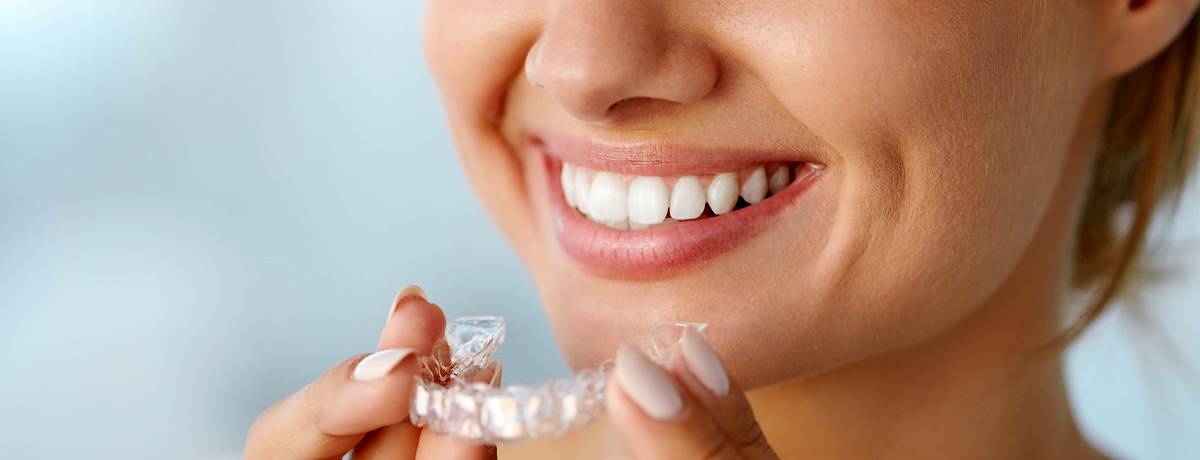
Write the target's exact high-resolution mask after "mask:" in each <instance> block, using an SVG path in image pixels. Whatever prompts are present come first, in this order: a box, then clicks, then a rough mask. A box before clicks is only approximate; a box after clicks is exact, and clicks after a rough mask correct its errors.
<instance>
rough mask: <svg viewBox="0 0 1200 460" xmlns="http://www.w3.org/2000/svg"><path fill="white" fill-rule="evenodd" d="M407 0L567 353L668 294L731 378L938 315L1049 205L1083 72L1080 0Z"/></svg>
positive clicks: (808, 364)
mask: <svg viewBox="0 0 1200 460" xmlns="http://www.w3.org/2000/svg"><path fill="white" fill-rule="evenodd" d="M427 8H428V12H427V18H426V24H425V42H426V43H425V44H426V54H427V58H428V60H429V63H430V66H431V68H432V72H433V75H434V77H435V78H436V80H437V82H438V84H439V86H440V88H441V91H442V93H443V97H444V100H445V107H446V111H447V114H448V116H449V120H450V125H451V128H452V130H453V133H454V137H455V141H456V144H457V146H458V149H459V152H460V153H461V155H462V157H463V161H464V164H465V165H466V170H467V172H468V174H469V176H470V179H471V181H472V182H473V184H474V186H475V187H476V190H477V191H478V193H479V195H480V196H481V197H482V199H483V202H484V204H485V206H486V207H487V209H488V210H489V212H490V213H491V215H492V216H493V217H494V218H495V220H496V221H497V222H498V223H499V225H500V226H501V228H502V229H503V231H504V232H505V233H506V234H507V236H508V238H509V239H510V240H511V241H512V242H513V244H514V245H515V247H516V249H517V251H518V252H519V254H520V256H521V257H522V258H523V259H524V261H525V262H526V264H527V265H528V267H529V269H530V270H531V272H532V274H533V277H534V279H535V281H536V283H537V285H538V289H539V292H540V293H541V296H542V299H543V301H544V303H545V305H546V310H547V312H548V315H549V318H550V320H551V323H552V324H553V326H554V328H555V331H556V335H557V337H558V339H559V342H560V344H561V345H562V347H563V349H564V352H565V353H566V356H567V357H568V360H569V361H570V362H571V364H572V365H573V366H576V367H581V366H590V365H594V364H596V363H597V362H599V361H600V360H602V359H605V358H607V357H610V356H611V354H612V353H613V351H614V350H615V348H616V345H617V344H618V343H619V342H620V341H621V340H622V339H624V338H629V337H632V336H637V335H643V334H645V333H647V331H648V330H649V328H650V327H651V325H653V324H654V323H656V322H659V321H667V320H685V321H699V322H706V323H709V325H710V326H709V329H708V335H709V337H710V338H711V339H712V341H713V342H714V344H715V345H716V347H717V349H718V350H719V352H720V353H721V354H722V355H725V357H726V361H727V362H729V363H731V364H730V367H731V371H732V373H733V375H735V376H737V377H738V378H739V379H740V380H741V381H742V382H743V384H744V385H747V386H757V385H762V384H766V383H770V382H774V381H779V380H782V379H785V378H789V377H796V376H801V375H806V374H809V373H812V372H815V371H818V370H821V369H826V368H829V367H832V366H837V365H840V364H845V363H848V362H852V361H856V360H860V359H863V358H865V357H868V356H871V355H875V354H879V353H882V352H886V351H888V350H892V349H896V348H899V347H903V346H906V345H910V344H913V343H915V342H918V341H921V340H923V339H927V338H930V337H932V336H934V335H936V334H938V333H939V332H943V331H945V330H946V329H947V328H949V327H950V326H952V325H953V324H954V323H955V322H956V321H958V320H961V319H963V318H964V317H965V316H966V315H968V314H970V313H971V312H972V311H974V310H976V309H978V308H979V307H980V305H982V304H983V303H984V302H985V300H987V299H988V298H989V297H990V296H993V295H994V294H995V293H996V291H997V289H998V288H999V286H1000V285H1001V283H1003V282H1004V281H1005V280H1006V279H1007V278H1008V277H1009V276H1010V275H1011V274H1012V273H1013V270H1014V267H1015V266H1016V264H1017V263H1018V261H1019V260H1020V259H1021V257H1022V255H1023V253H1025V249H1026V248H1027V247H1028V246H1029V245H1030V242H1031V240H1032V239H1033V238H1034V237H1035V235H1036V234H1037V233H1038V232H1039V229H1040V224H1041V220H1042V217H1043V215H1045V214H1047V212H1050V211H1052V210H1050V207H1051V206H1050V203H1051V199H1052V197H1053V195H1054V192H1055V187H1056V186H1057V185H1058V183H1059V181H1060V179H1061V178H1062V176H1063V175H1064V174H1065V172H1064V169H1065V168H1064V165H1065V164H1066V159H1067V157H1068V155H1069V150H1070V148H1069V144H1070V143H1071V141H1072V136H1073V132H1074V131H1075V129H1076V123H1077V120H1079V118H1080V116H1081V110H1082V108H1083V106H1084V102H1085V100H1086V99H1087V98H1088V97H1089V94H1090V93H1091V92H1092V91H1093V89H1094V88H1093V85H1094V79H1095V78H1094V59H1095V58H1096V56H1095V54H1096V50H1094V49H1092V48H1091V47H1089V42H1088V37H1089V31H1090V28H1091V27H1093V24H1092V22H1093V19H1092V16H1093V15H1094V13H1093V12H1092V11H1090V9H1088V8H1087V7H1085V6H1083V5H1082V4H1081V2H1014V1H1009V0H908V1H901V0H878V1H845V0H816V1H804V2H798V1H791V0H778V1H741V2H737V1H717V0H687V1H683V0H679V1H653V2H651V1H644V0H603V1H602V0H591V1H589V0H559V1H555V0H525V1H518V0H507V1H504V2H477V1H467V0H436V1H431V2H428V3H427ZM564 161H565V162H566V163H567V164H568V165H569V166H567V167H566V168H567V169H568V174H567V180H565V181H564V180H562V176H561V172H562V169H563V163H564ZM758 167H763V170H762V173H761V174H762V175H757V174H756V173H755V170H756V169H757V168H758ZM781 171H782V172H781ZM722 173H735V175H736V178H734V177H731V176H730V175H728V174H722ZM639 176H641V177H644V178H641V179H637V180H636V181H635V178H637V177H639ZM691 176H694V179H693V178H692V177H691ZM756 176H758V177H756ZM681 182H682V183H683V184H682V185H681V184H680V183H681ZM714 183H716V185H714ZM583 189H587V191H586V192H583V191H581V190H583ZM763 190H766V192H767V194H768V195H769V196H767V197H766V198H765V199H763V200H761V201H760V200H759V198H760V197H761V196H762V195H763V193H762V191H763ZM567 193H569V194H570V198H569V199H568V197H567V195H566V194H567ZM731 194H732V195H731ZM739 194H740V195H741V196H742V198H740V199H736V198H735V199H736V200H737V202H736V204H735V205H734V206H735V209H733V210H732V211H728V210H727V209H726V208H728V207H729V206H730V202H731V197H732V196H737V195H739ZM751 202H754V203H756V204H749V203H751ZM705 203H706V204H705ZM573 205H574V206H573ZM698 205H699V207H700V209H702V210H703V213H702V214H700V216H699V217H695V214H696V212H697V211H696V208H697V206H698ZM576 207H579V208H583V209H584V211H586V212H587V214H585V213H584V212H581V211H580V210H578V209H575V208H576ZM677 211H678V212H677ZM717 214H720V215H717ZM672 216H674V217H676V218H677V219H670V218H671V217H672ZM689 217H694V218H690V219H689ZM660 219H662V222H661V223H657V224H655V223H653V222H657V221H659V220H660ZM614 227H615V228H614Z"/></svg>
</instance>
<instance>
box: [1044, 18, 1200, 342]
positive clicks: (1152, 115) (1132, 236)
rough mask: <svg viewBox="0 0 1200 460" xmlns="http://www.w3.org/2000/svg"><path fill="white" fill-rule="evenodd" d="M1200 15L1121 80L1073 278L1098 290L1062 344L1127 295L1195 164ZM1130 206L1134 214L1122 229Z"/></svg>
mask: <svg viewBox="0 0 1200 460" xmlns="http://www.w3.org/2000/svg"><path fill="white" fill-rule="evenodd" d="M1197 47H1200V28H1198V26H1197V16H1193V17H1192V19H1191V22H1189V23H1188V25H1187V27H1186V28H1184V30H1183V32H1181V33H1180V35H1179V36H1178V37H1176V38H1175V41H1174V42H1173V43H1171V45H1170V46H1169V47H1168V48H1167V49H1166V50H1164V51H1163V52H1162V53H1161V54H1159V55H1158V56H1156V57H1155V58H1154V59H1153V60H1151V61H1150V62H1147V63H1145V64H1143V65H1142V66H1141V67H1139V68H1137V69H1136V70H1134V71H1133V72H1131V73H1129V74H1127V75H1125V76H1123V77H1121V79H1120V80H1118V81H1117V83H1116V88H1115V91H1114V94H1113V100H1112V104H1111V106H1110V107H1109V114H1108V124H1107V126H1106V128H1105V131H1104V134H1103V139H1102V143H1101V144H1100V149H1099V152H1097V155H1096V158H1095V162H1094V164H1093V171H1092V180H1091V185H1090V190H1089V191H1088V194H1087V199H1086V201H1085V203H1084V208H1083V214H1082V217H1081V222H1080V225H1079V228H1078V235H1077V240H1076V241H1077V246H1076V250H1075V260H1074V265H1075V272H1074V278H1073V283H1074V285H1075V286H1076V287H1077V288H1094V289H1095V291H1094V292H1095V296H1094V297H1093V298H1092V301H1091V303H1090V304H1089V305H1088V306H1087V308H1086V310H1084V311H1083V313H1082V314H1081V315H1080V316H1079V317H1077V318H1076V319H1075V320H1074V321H1073V322H1072V323H1071V324H1070V325H1069V326H1068V327H1067V329H1066V331H1064V333H1063V335H1062V336H1061V340H1059V342H1060V343H1062V344H1066V343H1069V342H1071V341H1073V340H1074V339H1075V338H1077V337H1078V336H1079V335H1080V334H1082V333H1083V331H1084V330H1085V329H1086V328H1087V327H1088V326H1089V325H1090V324H1091V323H1092V322H1094V321H1095V320H1096V318H1098V317H1099V316H1100V315H1101V314H1102V313H1104V311H1105V310H1107V309H1108V308H1109V306H1110V305H1111V304H1112V303H1113V301H1114V300H1115V299H1116V298H1117V297H1119V296H1120V295H1121V294H1122V289H1123V288H1124V287H1125V286H1126V285H1127V284H1128V281H1129V279H1130V277H1131V274H1132V273H1133V272H1134V271H1135V268H1136V265H1137V262H1138V258H1139V255H1140V254H1141V252H1142V249H1143V247H1144V246H1145V244H1146V239H1147V236H1148V230H1149V228H1150V224H1151V222H1152V221H1153V219H1154V216H1155V215H1156V211H1157V210H1158V209H1160V208H1162V205H1163V204H1164V203H1172V204H1177V203H1178V198H1179V194H1180V191H1181V190H1182V188H1183V185H1184V182H1185V181H1186V179H1187V176H1188V173H1189V171H1190V170H1191V169H1192V168H1193V167H1194V166H1195V160H1196V147H1197V145H1196V140H1197V136H1198V132H1197V131H1198V126H1197V124H1196V121H1197V114H1196V113H1195V112H1196V108H1197V107H1196V105H1197V101H1196V98H1197V86H1200V68H1198V64H1200V61H1197V56H1196V51H1197ZM1124 209H1128V211H1129V212H1130V219H1128V225H1127V226H1122V227H1124V228H1117V225H1116V222H1117V217H1118V215H1119V214H1120V213H1123V212H1125V211H1124Z"/></svg>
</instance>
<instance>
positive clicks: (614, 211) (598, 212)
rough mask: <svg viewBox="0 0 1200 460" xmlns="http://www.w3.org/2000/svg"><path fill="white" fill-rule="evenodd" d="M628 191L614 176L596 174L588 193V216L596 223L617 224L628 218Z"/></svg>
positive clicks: (605, 173)
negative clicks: (607, 222) (589, 210)
mask: <svg viewBox="0 0 1200 460" xmlns="http://www.w3.org/2000/svg"><path fill="white" fill-rule="evenodd" d="M628 204H629V189H628V188H626V186H625V183H624V182H621V179H620V178H618V177H617V175H616V174H613V173H610V172H597V173H596V177H595V178H593V179H592V187H591V190H590V191H589V192H588V206H589V207H590V209H591V212H590V213H589V214H588V215H589V216H591V218H592V219H594V220H597V221H601V222H604V221H609V222H619V221H623V220H625V219H628V218H629V208H628Z"/></svg>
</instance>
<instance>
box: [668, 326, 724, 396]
mask: <svg viewBox="0 0 1200 460" xmlns="http://www.w3.org/2000/svg"><path fill="white" fill-rule="evenodd" d="M679 349H680V351H681V352H683V361H684V362H685V363H687V366H688V370H691V371H692V375H694V376H696V380H699V381H700V383H702V384H704V386H705V387H707V388H708V391H711V392H712V393H713V394H714V395H717V397H721V396H725V395H727V394H729V375H728V374H726V373H725V366H722V365H721V359H720V358H717V353H716V352H714V351H713V349H712V347H711V346H709V345H708V341H707V340H704V336H702V335H700V333H699V332H696V331H695V330H693V329H692V328H687V329H684V331H683V337H682V338H680V339H679Z"/></svg>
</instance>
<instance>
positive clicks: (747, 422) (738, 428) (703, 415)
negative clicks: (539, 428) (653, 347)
mask: <svg viewBox="0 0 1200 460" xmlns="http://www.w3.org/2000/svg"><path fill="white" fill-rule="evenodd" d="M610 378H611V380H610V382H614V383H615V384H610V385H609V386H608V391H607V393H606V395H605V404H606V409H607V410H608V415H609V418H610V419H611V420H612V423H613V425H614V426H615V427H616V428H617V431H619V432H620V433H621V435H622V436H623V437H624V439H625V443H626V445H627V447H629V449H630V451H631V453H633V455H634V456H635V457H637V458H638V459H642V460H650V459H675V458H678V459H722V460H724V459H747V460H761V459H776V458H778V457H777V456H776V455H775V452H774V451H773V450H772V449H771V446H769V445H768V444H767V440H766V438H765V437H764V436H763V433H762V430H761V429H759V426H758V422H757V421H756V420H755V418H754V413H753V412H752V411H751V409H750V403H749V402H748V401H747V400H746V396H745V394H743V393H742V392H741V390H740V389H739V388H738V387H737V386H736V385H735V384H734V383H733V382H731V381H730V379H729V376H728V374H727V373H726V372H725V367H724V366H723V365H722V364H721V361H720V359H719V358H718V357H717V355H716V353H714V352H713V350H712V347H710V346H709V345H708V342H707V341H705V340H704V337H703V336H701V335H700V334H699V333H697V332H695V331H692V330H690V329H688V330H686V331H685V332H684V335H683V337H682V338H681V339H680V341H679V344H678V345H677V346H676V349H675V351H674V352H673V353H672V354H671V355H670V358H668V360H667V364H666V368H665V369H664V368H663V367H659V366H658V365H657V364H655V363H654V362H653V361H651V360H650V359H649V358H647V357H646V355H643V354H642V352H640V351H638V350H637V348H635V347H633V346H631V345H622V346H621V348H620V350H618V351H617V359H616V365H615V366H614V367H613V371H612V375H611V376H610Z"/></svg>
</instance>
